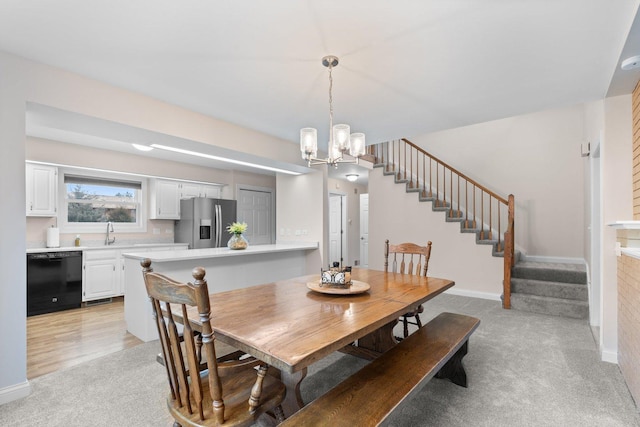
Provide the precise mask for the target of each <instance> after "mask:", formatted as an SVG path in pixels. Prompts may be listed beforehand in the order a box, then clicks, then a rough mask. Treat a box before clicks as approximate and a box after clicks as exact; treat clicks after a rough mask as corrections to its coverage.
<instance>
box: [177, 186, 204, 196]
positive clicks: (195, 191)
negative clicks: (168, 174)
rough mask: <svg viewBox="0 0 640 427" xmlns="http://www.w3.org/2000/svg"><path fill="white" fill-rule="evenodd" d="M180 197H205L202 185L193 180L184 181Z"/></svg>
mask: <svg viewBox="0 0 640 427" xmlns="http://www.w3.org/2000/svg"><path fill="white" fill-rule="evenodd" d="M180 187H181V188H180V198H181V199H192V198H194V197H203V196H202V195H201V194H202V185H200V184H195V183H191V182H183V183H181V184H180Z"/></svg>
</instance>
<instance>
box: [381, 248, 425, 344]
mask: <svg viewBox="0 0 640 427" xmlns="http://www.w3.org/2000/svg"><path fill="white" fill-rule="evenodd" d="M389 257H391V262H392V265H391V271H392V272H394V273H397V272H400V274H405V273H406V274H415V275H417V276H425V277H426V275H427V271H428V270H429V258H430V257H431V242H430V241H429V242H427V246H419V245H416V244H415V243H400V244H399V245H391V244H389V239H387V240H385V242H384V271H387V272H388V271H389ZM398 263H399V265H398ZM398 269H399V270H398ZM423 311H424V307H423V306H422V304H420V305H419V306H418V307H417V308H416V309H415V310H413V311H410V312H408V313H405V314H403V315H402V316H401V317H400V320H401V321H402V325H403V335H404V338H407V337H408V336H409V324H412V325H416V326H417V327H418V328H421V327H422V321H421V320H420V313H422V312H423Z"/></svg>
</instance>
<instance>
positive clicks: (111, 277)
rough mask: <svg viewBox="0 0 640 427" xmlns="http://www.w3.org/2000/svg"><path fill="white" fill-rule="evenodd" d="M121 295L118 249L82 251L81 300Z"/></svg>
mask: <svg viewBox="0 0 640 427" xmlns="http://www.w3.org/2000/svg"><path fill="white" fill-rule="evenodd" d="M117 295H121V292H120V251H118V250H91V251H84V266H83V269H82V301H92V300H95V299H100V298H109V297H113V296H117Z"/></svg>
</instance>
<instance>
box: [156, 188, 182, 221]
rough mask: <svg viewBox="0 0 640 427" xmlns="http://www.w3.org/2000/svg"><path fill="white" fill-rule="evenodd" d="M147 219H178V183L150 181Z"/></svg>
mask: <svg viewBox="0 0 640 427" xmlns="http://www.w3.org/2000/svg"><path fill="white" fill-rule="evenodd" d="M149 190H150V192H149V219H180V182H179V181H168V180H163V179H151V180H150V182H149Z"/></svg>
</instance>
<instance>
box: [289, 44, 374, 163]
mask: <svg viewBox="0 0 640 427" xmlns="http://www.w3.org/2000/svg"><path fill="white" fill-rule="evenodd" d="M322 65H324V66H325V67H327V68H328V69H329V147H328V148H329V149H328V152H329V153H328V156H327V158H326V159H319V158H317V157H316V156H317V154H318V131H317V130H316V129H315V128H302V129H300V151H301V152H302V158H303V159H304V160H306V161H307V166H312V165H321V164H327V165H331V166H333V167H336V168H337V167H338V163H358V158H359V157H360V156H362V155H363V154H364V148H365V141H364V133H350V132H351V128H350V127H349V125H345V124H339V125H335V126H334V125H333V95H332V89H333V77H332V76H331V70H332V69H333V67H335V66H337V65H338V58H337V57H336V56H332V55H329V56H325V57H324V58H322ZM345 153H349V155H350V156H351V157H353V159H348V160H347V159H344V158H343V155H344V154H345Z"/></svg>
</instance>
